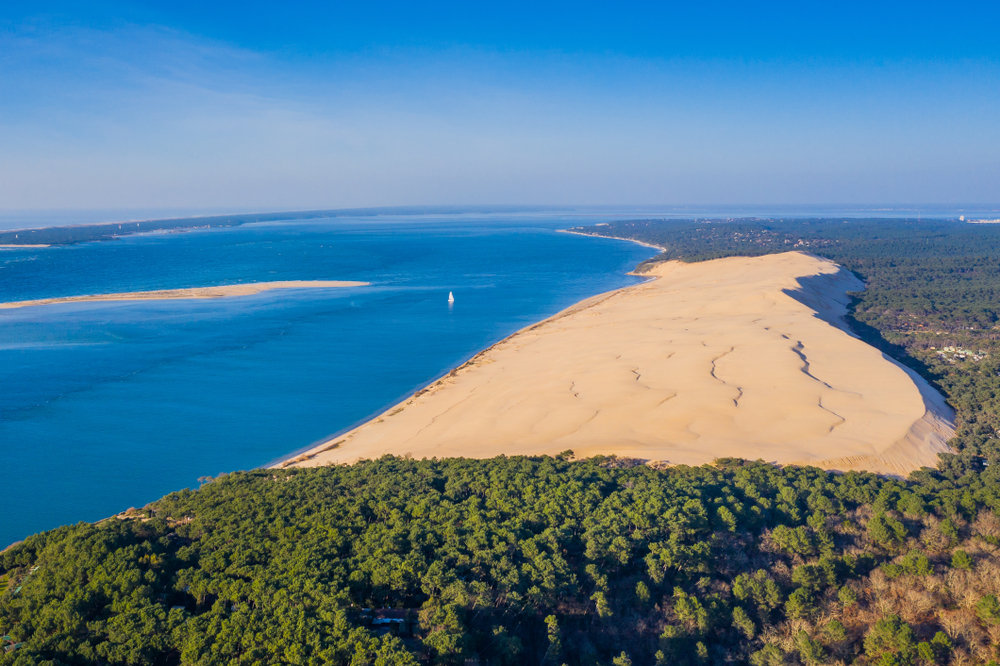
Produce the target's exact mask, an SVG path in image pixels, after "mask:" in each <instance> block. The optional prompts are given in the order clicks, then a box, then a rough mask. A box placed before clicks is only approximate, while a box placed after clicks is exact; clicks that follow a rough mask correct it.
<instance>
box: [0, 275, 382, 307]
mask: <svg viewBox="0 0 1000 666" xmlns="http://www.w3.org/2000/svg"><path fill="white" fill-rule="evenodd" d="M369 284H371V283H370V282H351V281H347V280H286V281H283V282H251V283H248V284H231V285H225V286H221V287H192V288H190V289H162V290H159V291H130V292H124V293H120V294H92V295H87V296H64V297H61V298H42V299H38V300H35V301H14V302H10V303H0V310H5V309H11V308H24V307H29V306H34V305H53V304H56V303H84V302H90V301H149V300H169V299H181V298H225V297H227V296H252V295H253V294H259V293H261V292H263V291H270V290H272V289H330V288H342V287H366V286H368V285H369Z"/></svg>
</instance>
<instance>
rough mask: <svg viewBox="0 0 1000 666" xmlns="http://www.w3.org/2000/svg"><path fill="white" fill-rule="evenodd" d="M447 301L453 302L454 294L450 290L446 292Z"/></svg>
mask: <svg viewBox="0 0 1000 666" xmlns="http://www.w3.org/2000/svg"><path fill="white" fill-rule="evenodd" d="M448 302H449V303H454V302H455V294H453V293H451V292H450V291H449V292H448Z"/></svg>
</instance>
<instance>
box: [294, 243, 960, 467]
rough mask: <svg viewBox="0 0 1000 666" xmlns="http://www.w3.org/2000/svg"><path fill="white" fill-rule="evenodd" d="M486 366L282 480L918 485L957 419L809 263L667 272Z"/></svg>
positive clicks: (782, 259) (580, 311)
mask: <svg viewBox="0 0 1000 666" xmlns="http://www.w3.org/2000/svg"><path fill="white" fill-rule="evenodd" d="M648 275H649V276H650V277H652V278H655V279H652V280H650V281H648V282H646V283H643V284H640V285H636V286H632V287H628V288H625V289H621V290H618V291H614V292H610V293H607V294H602V295H599V296H596V297H594V298H591V299H588V300H586V301H582V302H581V303H578V304H577V305H575V306H573V307H571V308H569V309H568V310H565V311H564V312H561V313H559V314H558V315H556V316H554V317H552V318H550V319H548V320H545V321H543V322H541V323H539V324H536V325H534V326H531V327H528V328H526V329H524V330H522V331H520V332H518V333H517V334H515V335H513V336H511V337H509V338H507V339H505V340H503V341H502V342H500V343H498V344H496V345H494V346H493V347H491V348H490V349H487V350H486V351H484V352H482V353H481V354H479V355H477V356H476V357H475V358H473V359H472V360H470V361H469V362H468V363H466V364H465V365H463V366H462V367H460V368H457V369H456V370H454V371H452V372H451V373H450V374H449V375H448V376H446V377H444V378H443V379H441V380H440V381H438V382H435V383H434V384H432V385H431V386H429V387H427V388H426V389H424V390H422V391H420V392H418V393H417V394H415V395H414V396H413V397H411V398H409V399H408V400H406V401H404V402H402V403H400V404H399V405H396V406H394V407H392V408H391V409H389V410H387V411H386V412H385V413H384V414H382V415H381V416H379V417H378V418H376V419H373V420H372V421H370V422H368V423H366V424H364V425H362V426H360V427H358V428H356V429H354V430H352V431H350V432H348V433H346V434H344V435H341V436H339V437H336V438H333V439H332V440H329V441H327V442H324V443H323V444H320V445H318V446H316V447H314V448H313V449H311V450H310V451H308V452H306V453H304V454H302V455H299V456H297V457H295V458H293V459H291V460H286V461H284V462H283V463H280V465H282V466H289V465H301V466H316V465H325V464H331V463H351V462H354V461H357V460H359V459H361V458H376V457H378V456H381V455H383V454H386V453H391V454H395V455H406V454H409V455H412V456H413V457H416V458H423V457H439V458H443V457H453V456H463V457H473V458H486V457H492V456H497V455H501V454H505V455H529V454H534V455H537V454H557V453H559V452H562V451H564V450H566V449H572V450H573V451H574V452H575V454H576V456H577V457H588V456H593V455H597V454H604V455H611V454H615V455H618V456H628V457H633V458H640V459H644V460H647V461H662V462H663V463H667V464H689V465H697V464H703V463H707V462H711V461H712V460H714V459H716V458H719V457H726V456H736V457H741V458H747V459H763V460H765V461H768V462H775V463H779V464H809V465H816V466H820V467H824V468H828V469H839V470H850V469H858V470H869V471H874V472H879V473H887V474H894V475H905V474H907V473H909V472H910V471H912V470H914V469H918V468H920V467H921V466H933V465H935V464H936V462H937V454H938V453H939V452H944V451H947V450H948V448H947V441H948V440H949V439H950V438H951V437H952V435H953V432H954V426H953V419H954V414H953V412H952V410H951V409H950V408H949V407H948V406H947V405H946V404H945V401H944V399H943V397H942V396H941V395H939V394H938V393H937V392H936V391H934V390H933V389H932V388H931V387H930V386H928V385H927V384H926V383H925V382H924V381H923V380H922V379H920V378H919V377H918V376H917V375H915V374H914V373H913V372H911V371H909V370H907V369H905V368H904V367H902V366H901V365H899V364H898V363H896V362H894V361H892V360H891V359H889V358H887V357H885V356H884V355H883V354H882V353H881V352H879V351H878V350H876V349H874V348H873V347H870V346H869V345H867V344H865V343H863V342H861V341H860V340H858V339H857V338H855V337H854V336H853V335H852V334H850V333H849V332H848V330H847V329H846V326H845V325H844V323H843V321H842V317H843V315H844V313H845V312H846V306H847V304H848V302H849V300H848V297H847V296H846V294H845V292H848V291H856V290H860V289H863V285H862V283H861V282H860V281H859V280H857V278H855V277H854V276H853V275H852V274H851V273H850V272H849V271H846V270H844V269H842V268H840V267H839V266H837V265H836V264H834V263H833V262H831V261H828V260H825V259H821V258H818V257H815V256H812V255H809V254H805V253H800V252H789V253H785V254H779V255H770V256H765V257H757V258H728V259H718V260H714V261H708V262H701V263H694V264H684V263H680V262H668V263H663V264H657V265H655V266H654V267H653V268H652V270H651V271H650V272H649V273H648Z"/></svg>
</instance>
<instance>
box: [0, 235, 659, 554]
mask: <svg viewBox="0 0 1000 666" xmlns="http://www.w3.org/2000/svg"><path fill="white" fill-rule="evenodd" d="M594 221H599V220H597V219H595V220H594ZM579 223H580V220H579V219H578V218H574V219H571V220H560V219H558V218H556V217H554V216H547V217H546V216H520V217H510V216H508V217H506V218H503V217H496V216H493V217H480V218H477V217H460V216H452V217H438V218H433V217H423V218H396V219H392V218H389V219H379V220H377V221H373V220H372V219H371V218H367V219H358V220H351V219H339V220H321V221H311V222H304V223H303V222H296V223H276V224H273V223H272V224H266V225H252V226H246V227H238V228H234V229H227V230H202V231H194V232H189V233H174V234H163V235H147V236H131V237H126V238H124V239H121V240H117V241H112V242H105V243H90V244H84V245H78V246H72V247H64V248H48V249H39V250H0V301H14V300H28V299H36V298H46V297H52V296H72V295H79V294H90V293H109V292H122V291H140V290H150V289H164V288H179V287H195V286H205V285H217V284H232V283H237V282H260V281H271V280H332V279H344V280H364V281H370V282H372V283H373V285H372V286H371V287H362V288H353V289H322V290H296V291H272V292H265V293H263V294H259V295H256V296H250V297H240V298H228V299H219V300H208V301H147V302H140V303H77V304H61V305H50V306H42V307H30V308H22V309H19V310H0V454H2V464H3V480H2V482H0V483H2V485H0V516H2V518H0V547H2V546H3V545H5V544H7V543H10V542H12V541H14V540H16V539H20V538H23V537H24V536H25V535H27V534H30V533H34V532H37V531H40V530H43V529H49V528H52V527H55V526H58V525H61V524H66V523H73V522H77V521H80V520H87V521H93V520H97V519H100V518H103V517H106V516H108V515H111V514H114V513H116V512H118V511H121V510H122V509H125V508H127V507H129V506H142V505H143V504H145V503H147V502H149V501H151V500H153V499H156V498H157V497H160V496H162V495H164V494H166V493H168V492H170V491H173V490H177V489H180V488H185V487H196V486H197V485H198V482H197V479H198V477H200V476H205V475H212V476H214V475H216V474H218V473H220V472H228V471H232V470H237V469H247V468H252V467H257V466H260V465H264V464H266V463H268V462H271V461H274V460H275V459H278V458H281V457H284V456H286V455H288V454H290V453H292V452H294V451H296V450H299V449H302V448H304V447H307V446H308V445H310V444H312V443H315V442H316V441H317V440H321V439H323V438H325V437H327V436H329V435H331V434H333V433H335V432H338V431H341V430H344V429H346V428H348V427H350V426H352V425H354V424H356V423H358V422H360V421H363V420H365V419H366V418H367V417H370V416H372V415H374V414H376V413H378V412H380V411H382V410H383V409H385V408H386V407H388V406H390V405H391V404H393V403H394V402H396V401H398V400H400V399H402V398H403V397H405V396H406V395H408V394H410V393H412V392H413V391H414V390H416V389H417V388H419V387H420V386H422V385H424V384H426V383H428V382H430V381H431V380H433V379H435V378H436V377H438V376H440V375H441V374H443V373H445V372H447V371H448V370H449V369H450V368H452V367H454V366H455V365H458V364H459V363H461V362H463V361H464V360H466V359H467V358H469V357H470V356H472V355H473V354H475V353H476V352H477V351H479V350H480V349H483V348H484V347H487V346H489V345H490V344H492V343H493V342H496V341H497V340H499V339H501V338H503V337H505V336H507V335H509V334H510V333H512V332H514V331H515V330H517V329H519V328H521V327H523V326H526V325H528V324H530V323H532V322H534V321H537V320H539V319H542V318H544V317H546V316H548V315H551V314H553V313H555V312H557V311H559V310H561V309H563V308H565V307H567V306H569V305H571V304H572V303H574V302H576V301H578V300H580V299H582V298H585V297H588V296H591V295H593V294H597V293H600V292H602V291H606V290H609V289H614V288H617V287H621V286H624V285H627V284H631V283H633V282H635V280H636V278H633V277H629V276H627V275H626V272H627V271H629V270H630V269H631V268H632V267H633V266H634V265H635V264H637V263H638V262H640V261H642V260H643V259H645V258H647V257H649V256H652V254H653V253H654V251H653V250H650V249H648V248H645V247H642V246H639V245H636V244H633V243H626V242H622V241H614V240H606V239H594V238H584V237H580V236H573V235H570V234H564V233H558V232H557V231H556V229H558V228H560V227H565V226H573V225H576V224H579ZM449 291H453V292H454V293H455V299H456V302H455V304H454V306H452V307H449V305H448V303H447V295H448V292H449Z"/></svg>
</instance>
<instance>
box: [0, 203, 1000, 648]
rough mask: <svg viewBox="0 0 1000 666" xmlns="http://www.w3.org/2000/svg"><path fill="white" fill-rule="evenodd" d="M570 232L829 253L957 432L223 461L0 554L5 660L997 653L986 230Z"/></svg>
mask: <svg viewBox="0 0 1000 666" xmlns="http://www.w3.org/2000/svg"><path fill="white" fill-rule="evenodd" d="M588 231H590V232H595V233H600V234H602V235H612V236H628V237H634V238H636V239H638V240H644V241H646V242H652V243H657V244H660V245H663V246H665V247H667V248H668V249H667V252H666V253H665V255H664V257H663V258H680V259H684V260H698V259H705V258H710V257H715V256H724V255H727V254H760V253H765V252H774V251H784V250H785V249H789V248H798V249H803V248H804V249H809V250H811V251H813V252H816V253H820V254H824V255H825V256H830V257H831V258H833V259H835V260H837V261H839V262H841V263H843V264H845V265H847V266H848V267H850V268H851V269H852V270H855V271H856V272H857V273H858V274H859V275H861V276H862V277H863V278H865V279H866V280H867V281H868V285H869V289H868V290H867V291H866V292H863V293H861V294H857V295H856V302H855V306H854V308H853V312H852V320H851V323H852V325H853V326H854V327H855V328H856V329H857V330H858V331H859V332H860V334H861V335H863V336H864V337H865V338H866V339H868V340H870V341H871V342H873V343H874V344H878V345H881V346H882V348H883V349H885V350H886V351H887V352H888V353H891V354H894V355H895V356H896V357H897V358H900V359H901V360H903V361H904V362H906V363H909V364H910V365H912V366H913V367H914V368H916V369H918V371H920V372H922V373H923V374H924V375H925V376H927V377H928V378H930V379H931V380H932V381H934V382H936V383H937V384H938V385H939V386H940V387H941V388H942V390H944V391H945V393H946V395H947V396H948V398H949V399H950V400H951V401H952V403H953V404H954V405H955V406H956V407H957V408H958V414H959V418H960V431H959V437H958V438H957V439H956V440H955V445H956V447H957V448H958V453H956V454H954V455H947V456H943V457H942V463H941V465H940V468H939V469H936V470H928V469H925V470H922V471H920V472H917V473H915V474H913V475H912V476H911V478H910V479H908V480H899V479H887V478H881V477H877V476H875V475H871V474H859V473H853V472H852V473H848V474H834V473H828V472H824V471H821V470H817V469H814V468H798V467H788V468H784V469H779V468H776V467H774V466H771V465H767V464H764V463H760V462H756V463H751V462H745V461H741V460H735V459H726V460H719V461H716V463H715V464H714V465H710V466H703V467H697V468H690V467H674V468H670V469H652V468H650V467H647V466H644V465H640V464H637V463H638V461H630V460H625V459H616V458H604V457H597V458H592V459H589V460H583V461H573V460H572V458H573V456H572V452H566V453H564V454H560V455H559V456H557V457H556V458H548V457H535V458H502V457H501V458H496V459H492V460H482V461H476V460H461V459H460V460H441V461H437V460H431V461H419V462H418V461H413V460H408V459H402V458H393V457H385V458H382V459H379V460H376V461H365V462H361V463H358V464H357V465H354V466H350V467H348V466H339V467H328V468H322V469H311V470H281V471H274V470H257V471H252V472H241V473H237V474H231V475H227V476H223V477H220V478H218V479H216V480H214V481H211V482H210V483H207V484H206V485H204V486H203V487H202V488H201V489H199V490H197V491H187V490H185V491H182V492H178V493H174V494H172V495H169V496H167V497H165V498H163V499H161V500H159V501H157V502H154V503H153V504H151V505H149V506H148V507H146V508H145V509H143V510H141V511H130V512H128V513H127V514H123V515H122V516H119V517H116V518H112V519H109V520H107V521H104V522H102V523H100V524H98V525H88V524H82V523H81V524H79V525H75V526H69V527H63V528H60V529H57V530H53V531H50V532H46V533H42V534H38V535H35V536H32V537H29V538H28V539H26V540H25V541H24V542H23V543H21V544H19V545H17V546H15V547H13V548H11V549H8V550H7V551H5V552H4V553H2V554H0V575H3V576H5V580H7V581H8V582H9V584H8V587H7V588H6V591H3V592H0V633H2V634H6V636H5V638H4V640H3V642H2V645H3V647H4V648H5V652H3V653H0V665H6V664H18V665H25V666H27V665H29V664H150V665H159V664H164V665H169V664H205V665H209V664H212V665H215V664H303V665H305V664H310V665H311V664H344V665H347V664H351V665H352V666H363V665H365V664H371V665H373V666H374V665H376V664H378V665H388V664H417V663H432V664H462V665H463V666H464V665H470V664H482V665H484V666H485V665H486V664H497V665H502V664H552V665H553V666H559V665H560V664H574V665H575V664H588V665H590V664H592V665H595V666H596V665H602V666H612V665H615V666H625V665H630V664H634V665H636V666H639V665H640V664H643V665H647V664H648V665H653V664H662V665H667V664H669V665H671V666H673V665H677V666H701V665H702V664H705V665H708V664H725V663H733V664H750V665H751V666H779V665H782V666H784V665H795V664H803V665H807V666H812V665H813V664H857V665H859V666H876V665H878V666H890V665H891V666H930V665H932V664H938V665H942V666H943V665H946V664H948V665H952V666H959V665H964V664H968V665H981V666H986V665H987V664H992V663H995V661H996V660H997V659H998V658H1000V601H998V599H1000V558H998V552H1000V519H998V517H997V512H998V511H1000V483H998V481H1000V467H998V466H997V465H995V464H993V463H995V462H996V461H998V460H1000V448H998V447H997V442H996V434H997V430H996V428H997V426H998V423H997V419H998V418H1000V411H998V409H997V404H996V400H998V399H1000V398H998V397H997V396H1000V385H997V384H996V382H997V381H998V379H997V378H998V371H1000V349H997V348H996V346H995V345H996V342H995V340H994V338H995V337H996V333H995V329H994V326H996V325H997V323H996V321H997V314H998V313H997V312H995V308H1000V305H998V304H997V301H995V300H994V299H993V293H994V289H997V293H998V294H1000V259H998V257H1000V228H991V227H972V226H965V225H958V224H952V223H930V224H928V223H922V224H918V223H915V222H905V221H891V222H890V221H871V220H868V221H865V220H862V221H850V222H848V223H845V222H844V221H841V220H837V221H829V220H828V221H811V222H809V223H803V222H801V221H766V222H754V223H752V224H751V223H747V222H725V223H712V224H695V223H691V222H685V223H681V222H649V221H645V222H628V223H618V224H613V225H608V226H602V227H598V228H593V229H590V230H588ZM668 241H669V242H668ZM786 241H787V242H786ZM991 257H992V259H991ZM945 347H953V348H959V349H974V350H975V351H976V352H978V351H979V350H982V351H983V352H984V353H983V354H979V353H976V354H973V355H966V358H964V359H963V358H959V356H961V354H959V353H957V352H949V351H945V349H944V348H945ZM938 352H942V353H938ZM977 357H978V358H977ZM385 609H396V611H395V613H396V614H395V615H392V614H391V612H390V611H387V610H385ZM379 617H381V618H388V617H399V618H412V619H413V620H414V621H410V620H409V619H407V620H406V621H405V622H402V621H401V623H400V624H393V623H390V622H387V621H386V622H380V623H376V622H375V619H376V618H379ZM414 624H415V625H416V626H413V625H414ZM15 645H19V646H20V647H18V649H10V648H13V647H14V646H15ZM8 649H10V650H9V651H6V650H8Z"/></svg>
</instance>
